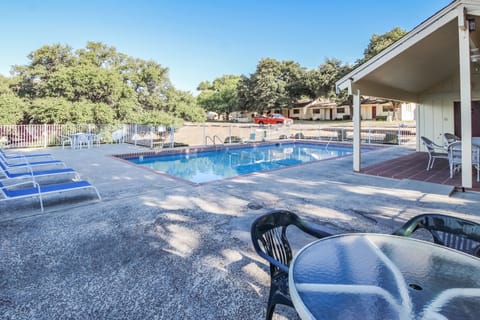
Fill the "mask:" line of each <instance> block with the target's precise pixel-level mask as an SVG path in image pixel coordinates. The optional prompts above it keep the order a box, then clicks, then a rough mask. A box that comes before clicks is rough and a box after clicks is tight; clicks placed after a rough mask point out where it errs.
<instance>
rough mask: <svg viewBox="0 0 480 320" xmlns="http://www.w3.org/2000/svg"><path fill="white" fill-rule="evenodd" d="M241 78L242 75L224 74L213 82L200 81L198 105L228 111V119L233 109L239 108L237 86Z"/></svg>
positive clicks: (217, 110)
mask: <svg viewBox="0 0 480 320" xmlns="http://www.w3.org/2000/svg"><path fill="white" fill-rule="evenodd" d="M240 80H241V77H240V76H235V75H224V76H222V77H220V78H217V79H215V80H214V81H213V83H210V82H208V81H205V82H202V83H200V84H199V85H198V88H197V90H200V91H201V92H200V94H199V95H198V97H197V103H198V105H199V106H200V107H202V108H203V109H204V110H205V111H213V112H218V113H226V114H227V119H228V115H229V114H230V113H231V112H232V111H235V110H238V91H237V86H238V83H239V81H240Z"/></svg>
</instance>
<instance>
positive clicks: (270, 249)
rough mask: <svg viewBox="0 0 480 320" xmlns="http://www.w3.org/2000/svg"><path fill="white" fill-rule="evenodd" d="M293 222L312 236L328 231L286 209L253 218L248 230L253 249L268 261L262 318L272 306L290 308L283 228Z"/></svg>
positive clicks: (289, 257) (288, 259)
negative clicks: (266, 289) (267, 290)
mask: <svg viewBox="0 0 480 320" xmlns="http://www.w3.org/2000/svg"><path fill="white" fill-rule="evenodd" d="M290 225H294V226H296V227H298V228H299V229H300V230H302V231H303V232H305V233H307V234H310V235H311V236H314V237H316V238H324V237H328V236H330V235H331V234H330V233H328V232H325V231H322V230H320V229H318V227H316V226H315V225H312V224H308V223H307V222H305V221H304V220H303V219H301V218H300V217H299V216H297V215H296V214H295V213H293V212H290V211H288V210H274V211H271V212H269V213H267V214H265V215H263V216H261V217H259V218H257V219H256V220H255V221H254V222H253V224H252V229H251V236H252V242H253V247H254V248H255V251H256V252H257V253H258V254H259V255H260V256H261V257H262V258H264V259H266V260H267V261H268V262H269V263H270V294H269V297H268V304H267V314H266V319H267V320H269V319H271V318H272V315H273V312H274V309H275V305H277V304H283V305H287V306H290V307H293V304H292V300H291V298H290V294H289V291H288V267H289V266H290V262H291V261H292V249H291V247H290V243H289V242H288V239H287V234H286V231H287V227H288V226H290Z"/></svg>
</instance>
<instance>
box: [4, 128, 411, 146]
mask: <svg viewBox="0 0 480 320" xmlns="http://www.w3.org/2000/svg"><path fill="white" fill-rule="evenodd" d="M79 132H84V133H95V134H99V133H100V134H101V137H102V143H112V142H113V143H118V142H125V143H130V144H134V145H138V146H145V147H148V148H171V147H175V146H199V145H205V141H206V140H207V138H206V137H208V136H209V137H218V138H217V139H216V141H215V142H217V140H218V142H220V140H221V142H222V143H231V142H247V141H248V142H260V141H274V140H281V139H302V140H320V141H326V142H329V143H331V142H335V141H339V142H347V143H348V142H352V141H353V127H352V126H345V127H340V126H333V125H330V126H328V125H325V124H322V125H316V124H307V125H302V124H295V125H292V126H284V125H270V126H259V125H254V124H240V123H235V124H231V123H202V124H185V125H183V126H180V127H174V126H153V125H139V124H116V125H93V124H89V125H88V124H87V125H56V124H42V125H0V146H2V147H10V148H27V147H48V146H59V145H61V138H60V137H61V136H62V135H70V134H73V133H79ZM361 139H362V143H363V144H412V143H415V141H416V128H415V126H412V125H405V124H399V125H397V126H388V127H387V126H385V127H380V126H375V127H366V126H363V127H362V130H361Z"/></svg>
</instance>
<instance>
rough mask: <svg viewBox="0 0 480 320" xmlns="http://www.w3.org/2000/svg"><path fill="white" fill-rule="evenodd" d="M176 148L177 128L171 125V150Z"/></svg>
mask: <svg viewBox="0 0 480 320" xmlns="http://www.w3.org/2000/svg"><path fill="white" fill-rule="evenodd" d="M174 147H175V127H174V126H173V124H171V125H170V148H174Z"/></svg>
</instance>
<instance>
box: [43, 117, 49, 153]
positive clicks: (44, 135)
mask: <svg viewBox="0 0 480 320" xmlns="http://www.w3.org/2000/svg"><path fill="white" fill-rule="evenodd" d="M47 139H48V137H47V124H46V123H44V124H43V147H44V148H46V147H47Z"/></svg>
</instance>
